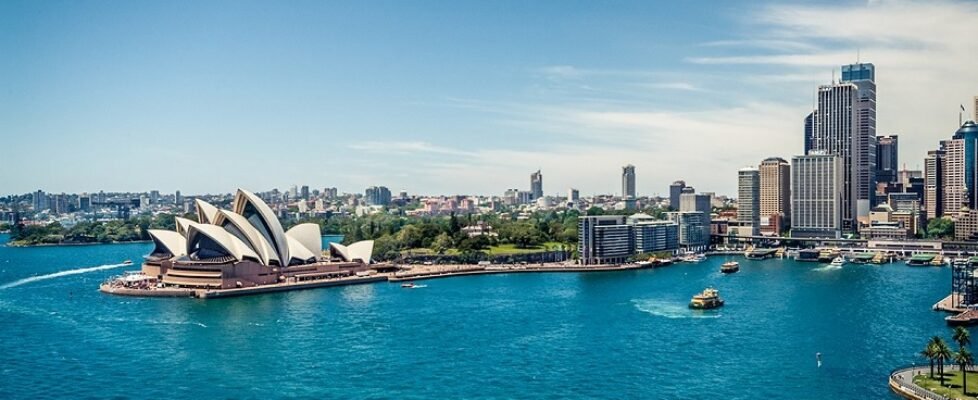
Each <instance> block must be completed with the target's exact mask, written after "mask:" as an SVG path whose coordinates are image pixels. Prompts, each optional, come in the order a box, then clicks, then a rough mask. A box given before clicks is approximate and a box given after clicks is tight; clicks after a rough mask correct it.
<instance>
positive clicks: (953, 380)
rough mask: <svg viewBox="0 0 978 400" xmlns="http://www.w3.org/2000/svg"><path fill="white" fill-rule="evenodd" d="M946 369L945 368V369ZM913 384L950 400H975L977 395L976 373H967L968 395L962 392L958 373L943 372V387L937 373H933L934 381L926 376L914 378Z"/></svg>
mask: <svg viewBox="0 0 978 400" xmlns="http://www.w3.org/2000/svg"><path fill="white" fill-rule="evenodd" d="M945 368H946V367H945ZM913 383H916V384H917V385H918V386H920V387H922V388H925V389H927V390H930V391H932V392H934V393H937V394H939V395H942V396H947V397H950V398H952V399H975V398H976V397H975V395H976V394H978V372H972V371H968V395H967V396H965V395H964V391H963V390H962V386H961V372H960V371H945V372H944V385H945V387H941V381H940V380H939V379H938V376H937V373H936V372H935V373H934V379H930V376H928V374H924V375H920V376H915V377H914V378H913Z"/></svg>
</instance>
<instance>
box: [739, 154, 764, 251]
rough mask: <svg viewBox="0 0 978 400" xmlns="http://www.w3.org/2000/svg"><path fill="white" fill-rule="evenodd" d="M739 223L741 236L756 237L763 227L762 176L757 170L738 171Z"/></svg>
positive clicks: (752, 168) (745, 169) (743, 169)
mask: <svg viewBox="0 0 978 400" xmlns="http://www.w3.org/2000/svg"><path fill="white" fill-rule="evenodd" d="M737 221H738V222H739V223H740V236H756V235H758V234H759V233H760V232H759V229H760V226H761V175H760V172H759V171H758V170H757V168H754V167H747V168H741V169H740V171H737Z"/></svg>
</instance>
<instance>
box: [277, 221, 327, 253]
mask: <svg viewBox="0 0 978 400" xmlns="http://www.w3.org/2000/svg"><path fill="white" fill-rule="evenodd" d="M285 236H288V237H291V238H293V239H295V240H297V241H298V242H299V243H302V245H303V246H304V247H305V248H306V249H308V250H309V251H310V252H311V253H312V254H315V255H316V257H317V258H319V256H321V255H322V254H323V235H321V234H320V233H319V225H318V224H312V223H306V224H299V225H296V226H293V227H292V229H289V230H288V232H285Z"/></svg>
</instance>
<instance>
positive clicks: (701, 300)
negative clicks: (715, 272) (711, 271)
mask: <svg viewBox="0 0 978 400" xmlns="http://www.w3.org/2000/svg"><path fill="white" fill-rule="evenodd" d="M722 306H723V299H721V298H720V292H718V291H717V290H716V289H714V288H706V289H704V290H703V293H700V294H697V295H695V296H693V299H692V300H690V301H689V308H692V309H694V310H709V309H713V308H719V307H722Z"/></svg>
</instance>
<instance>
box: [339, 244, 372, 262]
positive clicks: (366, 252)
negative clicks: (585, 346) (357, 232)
mask: <svg viewBox="0 0 978 400" xmlns="http://www.w3.org/2000/svg"><path fill="white" fill-rule="evenodd" d="M329 247H330V250H332V251H335V252H336V253H337V254H339V256H340V258H342V259H343V260H344V261H355V260H360V261H362V262H363V263H365V264H370V257H371V256H372V255H373V252H374V241H373V240H361V241H359V242H356V243H353V244H351V245H349V246H344V245H342V244H338V243H330V244H329Z"/></svg>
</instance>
